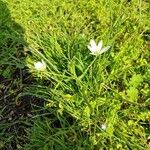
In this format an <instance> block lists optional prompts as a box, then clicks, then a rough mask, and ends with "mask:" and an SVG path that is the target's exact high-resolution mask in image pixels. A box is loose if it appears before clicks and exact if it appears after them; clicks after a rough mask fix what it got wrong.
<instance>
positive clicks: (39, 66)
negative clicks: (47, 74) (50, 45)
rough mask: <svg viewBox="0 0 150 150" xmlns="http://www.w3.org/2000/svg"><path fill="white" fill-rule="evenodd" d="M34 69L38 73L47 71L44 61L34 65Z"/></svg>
mask: <svg viewBox="0 0 150 150" xmlns="http://www.w3.org/2000/svg"><path fill="white" fill-rule="evenodd" d="M34 67H35V69H36V70H38V71H45V69H46V63H45V62H44V60H41V61H38V62H36V63H34Z"/></svg>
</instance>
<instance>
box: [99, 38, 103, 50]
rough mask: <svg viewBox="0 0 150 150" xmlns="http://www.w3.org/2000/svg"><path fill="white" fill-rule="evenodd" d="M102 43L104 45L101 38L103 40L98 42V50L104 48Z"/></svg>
mask: <svg viewBox="0 0 150 150" xmlns="http://www.w3.org/2000/svg"><path fill="white" fill-rule="evenodd" d="M102 45H103V41H102V40H101V41H100V42H99V43H98V50H99V51H100V50H101V49H102Z"/></svg>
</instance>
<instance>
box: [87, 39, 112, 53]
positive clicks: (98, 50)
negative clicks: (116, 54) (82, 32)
mask: <svg viewBox="0 0 150 150" xmlns="http://www.w3.org/2000/svg"><path fill="white" fill-rule="evenodd" d="M102 46H103V41H102V40H101V41H100V42H99V43H98V45H97V44H96V42H95V41H94V40H93V39H92V40H90V44H89V45H88V49H89V50H90V51H91V53H90V54H92V55H96V56H97V55H100V54H102V53H104V52H106V51H107V50H108V49H109V48H110V46H106V47H104V48H102Z"/></svg>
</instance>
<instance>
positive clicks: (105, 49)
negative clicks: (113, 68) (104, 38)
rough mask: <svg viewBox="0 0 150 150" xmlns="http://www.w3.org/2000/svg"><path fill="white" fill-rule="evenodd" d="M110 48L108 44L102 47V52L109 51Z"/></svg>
mask: <svg viewBox="0 0 150 150" xmlns="http://www.w3.org/2000/svg"><path fill="white" fill-rule="evenodd" d="M109 48H110V46H106V47H104V48H102V49H101V51H100V54H102V53H104V52H106V51H108V50H109Z"/></svg>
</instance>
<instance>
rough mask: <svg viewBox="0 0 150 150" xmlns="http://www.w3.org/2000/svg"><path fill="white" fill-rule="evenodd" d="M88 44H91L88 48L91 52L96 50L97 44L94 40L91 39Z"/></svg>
mask: <svg viewBox="0 0 150 150" xmlns="http://www.w3.org/2000/svg"><path fill="white" fill-rule="evenodd" d="M90 46H91V48H90V51H91V52H95V51H97V45H96V42H95V41H94V40H93V39H92V40H90Z"/></svg>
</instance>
